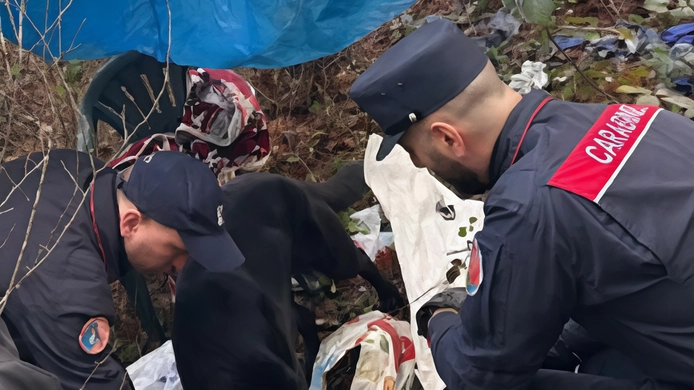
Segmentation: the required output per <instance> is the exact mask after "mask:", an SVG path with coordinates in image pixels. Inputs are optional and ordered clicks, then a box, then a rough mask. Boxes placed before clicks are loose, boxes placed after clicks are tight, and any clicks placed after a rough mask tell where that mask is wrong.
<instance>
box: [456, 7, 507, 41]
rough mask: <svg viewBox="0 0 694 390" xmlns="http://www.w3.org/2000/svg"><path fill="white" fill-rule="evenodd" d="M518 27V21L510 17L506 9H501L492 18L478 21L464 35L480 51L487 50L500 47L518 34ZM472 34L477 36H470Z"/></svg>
mask: <svg viewBox="0 0 694 390" xmlns="http://www.w3.org/2000/svg"><path fill="white" fill-rule="evenodd" d="M520 26H521V22H520V20H518V19H516V18H515V17H514V16H513V15H511V14H510V13H509V11H508V10H507V9H506V8H501V9H500V10H499V11H498V12H497V13H496V14H495V15H494V16H493V17H492V18H485V19H482V20H480V21H478V22H477V23H476V24H475V25H474V27H471V28H469V29H468V30H466V31H465V33H466V34H467V35H468V36H470V38H471V39H472V40H473V41H475V43H477V46H479V47H480V49H482V50H487V48H490V47H499V46H501V44H502V43H503V42H505V41H506V40H508V39H509V38H511V37H512V36H514V35H516V34H518V30H519V29H520ZM474 34H478V36H472V35H474ZM479 34H481V35H479Z"/></svg>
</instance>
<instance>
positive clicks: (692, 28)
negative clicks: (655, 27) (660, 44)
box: [660, 23, 694, 46]
mask: <svg viewBox="0 0 694 390" xmlns="http://www.w3.org/2000/svg"><path fill="white" fill-rule="evenodd" d="M660 37H661V38H662V39H663V41H665V43H667V44H668V45H670V46H673V45H676V44H678V43H688V44H690V45H692V44H694V23H686V24H680V25H679V26H673V27H670V28H668V29H667V30H665V31H663V33H662V34H660Z"/></svg>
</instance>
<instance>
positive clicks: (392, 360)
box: [309, 311, 415, 390]
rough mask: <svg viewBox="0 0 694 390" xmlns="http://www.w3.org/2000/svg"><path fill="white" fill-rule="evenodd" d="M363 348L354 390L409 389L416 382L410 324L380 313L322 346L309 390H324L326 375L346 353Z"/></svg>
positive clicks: (353, 323) (346, 328)
mask: <svg viewBox="0 0 694 390" xmlns="http://www.w3.org/2000/svg"><path fill="white" fill-rule="evenodd" d="M357 346H360V347H361V350H360V351H359V359H358V362H357V367H356V371H355V373H354V378H353V380H352V385H351V387H350V389H351V390H408V389H410V388H411V387H412V381H413V380H414V363H415V362H414V359H413V357H414V351H413V346H412V339H411V338H410V324H409V323H407V322H405V321H398V320H395V319H393V318H392V317H391V316H389V315H387V314H383V313H381V312H380V311H373V312H369V313H366V314H362V315H361V316H359V317H356V318H354V319H353V320H351V321H349V322H348V323H346V324H344V325H342V326H341V327H340V328H339V329H338V330H337V331H335V332H334V333H333V334H331V335H330V336H328V337H326V338H325V339H324V340H323V342H322V343H321V346H320V350H319V351H318V356H317V358H316V363H315V364H314V366H313V377H312V381H311V386H310V388H309V390H325V389H326V388H327V386H326V383H325V379H326V375H327V373H328V372H330V370H331V369H332V368H333V367H334V366H335V364H336V363H337V362H339V361H340V359H341V358H342V357H343V356H345V354H346V353H347V351H349V350H351V349H353V348H355V347H357Z"/></svg>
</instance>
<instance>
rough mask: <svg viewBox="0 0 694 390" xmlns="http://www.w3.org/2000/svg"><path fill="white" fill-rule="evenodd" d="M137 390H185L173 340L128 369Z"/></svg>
mask: <svg viewBox="0 0 694 390" xmlns="http://www.w3.org/2000/svg"><path fill="white" fill-rule="evenodd" d="M126 371H128V375H129V376H130V380H132V382H133V386H134V388H135V390H183V386H182V385H181V380H180V379H179V377H178V370H177V369H176V357H175V356H174V351H173V345H172V344H171V340H169V341H167V342H165V343H164V344H162V345H161V346H160V347H159V348H157V349H155V350H154V351H152V352H150V353H148V354H146V355H145V356H143V357H141V358H139V359H138V360H137V361H136V362H135V363H133V364H131V365H129V366H128V367H127V368H126Z"/></svg>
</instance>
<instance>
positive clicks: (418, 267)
mask: <svg viewBox="0 0 694 390" xmlns="http://www.w3.org/2000/svg"><path fill="white" fill-rule="evenodd" d="M382 139H383V138H382V137H381V136H379V135H377V134H372V135H371V136H370V137H369V143H368V145H367V147H366V154H365V158H364V174H365V178H366V183H367V184H368V185H369V187H371V190H372V191H373V192H374V195H375V196H376V198H377V199H378V201H379V203H380V205H381V208H382V209H383V212H384V214H385V216H386V217H387V218H388V219H389V220H390V223H391V226H392V228H393V234H394V236H395V251H396V252H397V255H398V261H399V263H400V269H401V271H402V278H403V281H404V283H405V289H406V290H407V298H408V300H409V301H410V323H411V332H412V333H411V335H412V340H413V341H414V345H415V351H416V357H415V360H416V363H417V376H418V377H419V380H420V382H421V383H422V386H423V387H424V388H425V389H426V390H441V389H443V388H444V387H445V385H444V383H443V381H442V380H441V379H440V378H439V376H438V374H437V373H436V368H435V366H434V361H433V359H432V356H431V350H430V349H429V347H428V346H427V342H426V339H425V338H424V337H421V336H419V335H417V324H416V320H415V315H416V313H417V310H419V308H420V307H422V305H423V304H424V303H426V302H427V301H428V300H429V299H430V298H431V297H432V296H434V295H435V294H437V293H438V292H440V291H442V290H444V289H446V288H448V287H464V286H465V276H466V275H464V274H463V275H461V276H460V277H458V278H457V279H455V283H453V284H449V283H448V281H447V280H446V271H447V270H448V269H449V268H450V264H451V262H452V261H453V260H455V259H460V260H461V261H465V259H466V258H467V255H468V254H469V244H468V241H472V238H473V236H474V234H475V233H476V232H477V231H479V230H481V229H482V223H483V220H484V212H483V210H482V202H480V201H473V200H462V199H460V198H458V197H457V196H456V195H455V194H454V193H453V192H451V191H450V190H449V189H447V188H446V187H445V186H444V185H443V184H441V183H440V182H439V181H438V180H436V178H434V177H433V176H432V175H431V174H430V173H429V172H428V171H427V170H426V169H420V168H417V167H415V166H414V164H412V160H410V156H409V154H408V153H407V152H406V151H405V150H404V149H403V148H402V147H400V146H399V145H396V146H395V148H394V149H393V151H392V152H390V154H388V156H387V157H386V158H385V159H383V160H382V161H376V153H377V152H378V148H379V146H380V144H381V141H382ZM462 227H465V228H466V230H465V231H466V233H467V235H466V237H460V236H459V235H458V233H459V231H460V228H462ZM470 227H472V229H471V228H470Z"/></svg>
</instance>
